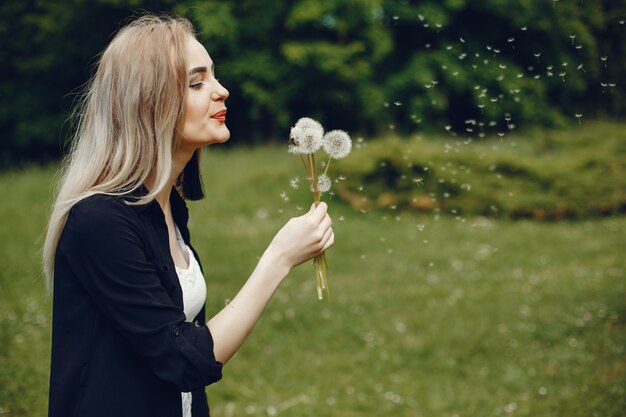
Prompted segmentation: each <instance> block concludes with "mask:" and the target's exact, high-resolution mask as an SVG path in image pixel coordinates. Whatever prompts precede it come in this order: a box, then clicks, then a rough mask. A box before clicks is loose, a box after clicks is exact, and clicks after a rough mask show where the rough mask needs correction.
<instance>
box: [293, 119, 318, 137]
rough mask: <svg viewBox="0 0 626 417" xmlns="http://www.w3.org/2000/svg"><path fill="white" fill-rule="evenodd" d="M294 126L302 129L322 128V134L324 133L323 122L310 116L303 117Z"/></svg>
mask: <svg viewBox="0 0 626 417" xmlns="http://www.w3.org/2000/svg"><path fill="white" fill-rule="evenodd" d="M294 127H298V128H301V129H304V128H311V129H316V130H320V131H321V132H322V135H323V134H324V128H323V127H322V124H321V123H320V122H318V121H317V120H315V119H311V118H310V117H301V118H300V119H298V121H297V122H296V124H295V126H294Z"/></svg>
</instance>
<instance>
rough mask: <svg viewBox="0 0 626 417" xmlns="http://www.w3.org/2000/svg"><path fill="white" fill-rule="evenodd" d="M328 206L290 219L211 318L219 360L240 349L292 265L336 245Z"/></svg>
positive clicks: (214, 347)
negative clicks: (250, 271)
mask: <svg viewBox="0 0 626 417" xmlns="http://www.w3.org/2000/svg"><path fill="white" fill-rule="evenodd" d="M327 209H328V206H326V203H320V204H319V205H318V206H317V207H315V206H313V207H311V210H309V212H308V213H306V214H304V215H303V216H300V217H294V218H293V219H291V220H289V221H288V222H287V224H286V225H284V226H283V228H282V229H280V230H279V231H278V233H277V234H276V236H274V239H273V240H272V243H270V245H269V246H268V247H267V249H266V250H265V253H264V254H263V256H262V257H261V260H260V261H259V263H258V265H257V266H256V268H255V269H254V272H253V273H252V275H251V276H250V278H249V279H248V281H246V283H245V285H244V286H243V287H242V288H241V290H240V291H239V293H238V294H237V295H236V296H235V298H234V299H233V300H232V301H231V302H230V303H228V305H227V306H226V307H224V308H223V309H222V311H220V312H219V313H218V314H216V315H215V316H214V317H213V318H212V319H211V320H209V322H208V323H207V325H208V326H209V330H210V331H211V335H212V336H213V343H214V344H213V352H214V353H215V358H216V359H217V360H218V361H220V362H222V363H226V362H227V361H228V360H230V358H231V357H232V356H233V355H234V354H235V352H237V350H238V349H239V347H240V346H241V344H242V343H243V341H244V340H245V339H246V337H248V334H250V331H251V330H252V327H253V326H254V324H255V323H256V321H257V320H258V318H259V316H260V315H261V313H262V312H263V309H264V308H265V306H266V305H267V303H268V302H269V300H270V299H271V298H272V294H274V291H275V290H276V288H278V286H279V285H280V283H281V282H282V280H283V279H284V278H285V277H286V276H287V274H288V273H289V271H290V270H291V268H293V267H294V266H297V265H300V264H301V263H303V262H305V261H307V260H309V259H311V258H312V257H314V256H315V255H319V254H320V253H322V252H324V251H325V250H326V249H328V248H329V247H331V246H332V244H333V242H334V240H335V237H334V235H333V229H332V228H331V227H330V224H331V223H332V222H331V220H330V217H329V216H328V214H327V213H326V210H327Z"/></svg>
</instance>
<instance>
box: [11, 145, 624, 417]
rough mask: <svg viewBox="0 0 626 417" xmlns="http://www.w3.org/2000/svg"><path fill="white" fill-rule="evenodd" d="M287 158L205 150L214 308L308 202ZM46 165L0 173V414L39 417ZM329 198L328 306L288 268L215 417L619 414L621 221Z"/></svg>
mask: <svg viewBox="0 0 626 417" xmlns="http://www.w3.org/2000/svg"><path fill="white" fill-rule="evenodd" d="M298 163H299V161H297V160H296V159H294V158H292V157H291V156H290V155H287V152H286V149H284V148H275V147H266V148H257V149H248V148H241V149H237V150H232V151H224V150H221V149H220V148H217V147H215V148H211V149H210V150H209V151H208V152H207V153H206V154H205V158H204V159H203V165H204V181H205V188H206V194H207V197H206V199H205V200H203V201H201V202H197V203H190V209H191V228H192V239H193V242H194V245H195V247H196V248H197V249H198V251H199V253H200V255H201V258H202V262H203V266H204V270H205V273H206V280H207V285H208V295H207V297H208V300H207V304H208V308H209V311H216V310H218V309H219V308H221V306H223V305H224V303H225V301H226V300H227V299H229V298H231V297H232V296H233V295H234V294H235V293H236V291H237V289H238V288H239V287H240V286H241V285H242V283H243V282H244V280H245V279H246V278H247V276H248V274H249V273H250V272H251V270H252V268H253V267H254V264H255V262H256V259H257V257H258V256H260V255H261V253H262V251H263V250H264V249H265V247H266V246H267V244H268V243H269V242H270V240H271V238H272V237H273V235H274V233H275V232H276V231H277V230H278V229H279V228H280V227H281V226H282V224H284V223H285V221H286V220H287V219H288V218H289V217H290V216H293V215H297V214H299V213H302V212H304V210H306V209H307V208H308V207H309V206H310V198H311V196H310V191H309V190H308V189H306V187H305V186H304V184H305V181H303V180H302V179H301V181H300V188H299V189H297V190H295V189H292V188H291V187H290V186H289V180H290V179H291V178H293V177H294V176H295V175H296V174H297V173H300V170H301V168H300V166H299V165H298ZM52 173H53V169H43V170H41V169H30V170H27V171H23V172H19V173H8V174H3V175H2V176H0V189H2V190H3V198H4V200H3V201H2V203H0V216H2V219H3V226H2V228H0V242H2V243H0V247H1V250H0V343H2V348H1V349H0V415H9V416H43V415H45V414H46V409H47V408H46V407H47V384H48V372H49V348H50V346H49V344H50V299H49V297H48V296H47V295H46V294H45V292H44V289H43V284H42V281H41V277H40V272H39V265H38V252H37V251H38V250H39V247H40V245H41V236H42V233H43V230H44V227H45V220H46V215H47V212H48V209H49V208H48V205H49V197H48V196H49V190H50V178H51V175H52ZM283 192H284V193H285V194H283V196H284V197H287V198H288V199H289V201H285V198H284V197H281V193H283ZM298 206H299V207H300V209H301V210H298V208H297V207H298ZM330 206H331V214H332V216H333V219H334V229H335V233H336V244H335V246H334V247H333V248H332V249H331V250H330V251H329V252H328V258H329V265H330V266H331V270H330V272H329V285H330V291H331V298H332V302H330V303H328V302H326V301H322V302H320V301H318V300H317V295H316V291H315V280H314V277H313V274H312V266H311V265H310V264H305V265H302V266H300V267H298V268H297V269H295V270H294V271H292V273H291V274H290V277H289V278H288V279H287V280H286V281H285V282H284V284H283V286H282V287H281V288H280V289H279V290H278V292H277V294H276V296H275V298H274V300H273V301H272V302H271V303H270V305H269V307H268V310H267V311H266V313H265V314H264V315H263V317H262V318H261V320H260V322H259V323H258V325H257V327H256V329H255V330H254V332H253V333H252V335H251V337H250V339H249V340H248V342H247V343H246V344H245V345H244V347H243V348H242V349H241V351H240V352H239V353H238V354H237V355H236V356H235V357H234V358H233V359H232V361H231V362H230V363H229V364H227V365H226V367H225V369H224V379H223V380H222V381H221V382H219V383H218V384H216V385H213V386H210V387H208V388H207V392H208V394H209V400H210V403H211V404H212V414H213V415H215V416H245V415H256V416H267V415H269V416H272V415H282V416H340V417H348V416H382V415H389V416H437V417H440V416H449V417H452V416H454V415H457V416H485V415H494V416H498V415H507V414H511V415H516V416H594V415H598V416H623V415H624V411H623V410H626V359H625V352H624V346H625V344H626V329H625V324H626V321H625V317H626V303H625V302H624V294H626V280H625V278H626V274H625V270H626V260H625V259H624V256H623V249H622V248H623V247H626V237H625V234H624V228H625V227H624V226H626V219H625V218H623V217H613V218H606V219H601V220H594V221H581V222H557V223H535V222H531V221H520V222H512V221H505V220H490V219H485V218H481V217H474V218H472V217H467V218H463V219H456V218H455V217H452V216H434V215H415V214H410V213H401V212H397V211H395V210H386V211H382V210H381V211H368V212H366V213H362V212H359V211H353V210H352V209H350V208H349V207H348V206H347V205H345V204H344V203H342V202H340V201H338V200H337V199H336V198H332V197H331V201H330ZM340 218H342V219H343V220H339V219H340Z"/></svg>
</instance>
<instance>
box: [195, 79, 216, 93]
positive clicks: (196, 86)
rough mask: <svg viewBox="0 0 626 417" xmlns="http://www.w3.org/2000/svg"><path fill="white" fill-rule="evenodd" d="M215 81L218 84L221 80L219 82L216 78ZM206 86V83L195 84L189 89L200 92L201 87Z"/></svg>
mask: <svg viewBox="0 0 626 417" xmlns="http://www.w3.org/2000/svg"><path fill="white" fill-rule="evenodd" d="M215 81H217V82H218V83H219V82H220V80H218V79H217V78H215ZM203 85H204V82H202V81H201V82H198V83H193V84H189V88H193V89H194V90H199V89H200V87H202V86H203Z"/></svg>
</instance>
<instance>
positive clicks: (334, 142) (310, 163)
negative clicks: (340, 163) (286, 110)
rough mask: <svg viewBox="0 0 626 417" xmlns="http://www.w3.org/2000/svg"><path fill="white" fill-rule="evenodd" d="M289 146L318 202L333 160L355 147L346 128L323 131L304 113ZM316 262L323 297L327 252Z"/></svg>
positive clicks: (328, 186) (294, 184) (329, 184)
mask: <svg viewBox="0 0 626 417" xmlns="http://www.w3.org/2000/svg"><path fill="white" fill-rule="evenodd" d="M394 104H395V105H396V106H398V105H401V103H399V102H396V103H394ZM321 147H323V148H324V151H326V153H327V154H328V157H329V159H328V162H326V163H325V164H324V166H323V168H324V172H323V173H321V174H319V175H318V169H317V166H316V162H315V153H316V152H317V151H318V150H319V149H320V148H321ZM288 150H289V152H290V153H293V154H296V155H300V159H301V160H302V164H303V166H304V170H305V171H306V174H307V178H308V180H309V185H310V187H311V191H313V201H314V203H315V204H316V205H317V204H318V203H319V202H320V195H321V194H322V193H326V192H330V189H331V187H332V181H331V180H330V178H329V177H328V175H327V172H328V168H329V167H330V162H331V160H333V159H342V158H345V157H346V156H348V154H349V153H350V151H351V150H352V140H351V139H350V136H349V135H348V134H347V133H346V132H344V131H343V130H331V131H330V132H328V133H326V134H325V135H324V128H323V127H322V125H321V124H320V123H319V122H318V121H316V120H314V119H311V118H309V117H303V118H301V119H299V120H298V121H297V123H296V124H295V125H294V126H293V127H292V128H291V131H290V134H289V149H288ZM341 178H343V177H341ZM290 184H291V186H292V188H297V186H298V181H297V178H296V179H293V180H291V182H290ZM313 266H314V267H315V278H316V281H317V295H318V298H319V299H320V300H321V299H323V298H324V290H326V294H327V295H328V283H327V277H326V275H327V271H328V264H327V263H326V254H325V253H322V254H320V255H317V256H316V257H315V258H313Z"/></svg>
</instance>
